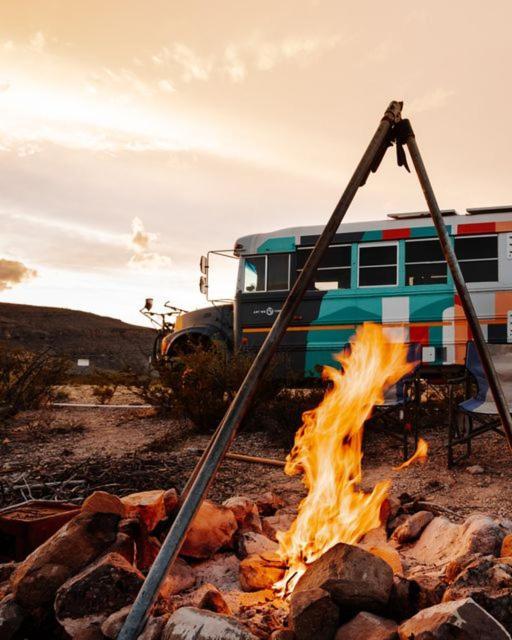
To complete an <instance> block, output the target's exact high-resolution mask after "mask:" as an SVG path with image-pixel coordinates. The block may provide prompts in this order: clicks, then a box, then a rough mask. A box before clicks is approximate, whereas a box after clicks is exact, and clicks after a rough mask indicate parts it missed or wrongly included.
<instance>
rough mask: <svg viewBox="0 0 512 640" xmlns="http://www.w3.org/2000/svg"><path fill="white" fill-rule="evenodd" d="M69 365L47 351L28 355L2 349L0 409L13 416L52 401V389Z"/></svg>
mask: <svg viewBox="0 0 512 640" xmlns="http://www.w3.org/2000/svg"><path fill="white" fill-rule="evenodd" d="M69 367H70V365H69V362H68V361H66V360H65V359H64V358H61V357H57V356H54V355H52V354H51V353H50V352H49V351H43V352H40V353H31V352H28V351H16V350H7V349H4V350H2V351H1V352H0V407H2V410H3V413H4V414H7V415H14V414H16V413H17V412H18V411H22V410H23V409H35V408H39V407H42V406H45V405H47V404H48V403H49V402H51V401H53V400H54V397H55V393H57V389H56V387H57V386H58V385H60V384H62V383H63V382H64V380H65V378H66V376H67V374H68V371H69Z"/></svg>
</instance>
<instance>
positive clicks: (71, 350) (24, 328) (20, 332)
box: [0, 302, 155, 372]
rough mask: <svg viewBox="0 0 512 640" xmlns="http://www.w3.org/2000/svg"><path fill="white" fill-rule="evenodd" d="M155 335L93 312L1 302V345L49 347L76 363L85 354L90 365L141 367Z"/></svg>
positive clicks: (36, 349) (105, 367)
mask: <svg viewBox="0 0 512 640" xmlns="http://www.w3.org/2000/svg"><path fill="white" fill-rule="evenodd" d="M154 337H155V331H154V330H153V329H151V328H149V327H148V328H146V327H138V326H137V325H133V324H128V323H126V322H122V321H121V320H116V319H115V318H108V317H105V316H98V315H96V314H94V313H87V312H85V311H76V310H74V309H60V308H57V307H36V306H32V305H27V304H11V303H7V302H0V347H1V346H2V345H4V346H11V347H19V348H23V349H28V350H30V351H41V350H44V349H47V348H51V349H52V350H53V351H54V352H55V353H57V354H58V355H62V356H65V357H68V358H69V359H70V360H72V361H74V363H75V365H76V363H77V360H78V359H79V358H81V359H89V361H90V368H92V367H96V368H101V369H116V370H118V369H122V368H123V367H125V366H126V365H129V366H131V367H132V368H137V369H141V368H142V367H145V366H146V365H147V362H148V358H149V355H150V353H151V349H152V345H153V340H154ZM90 368H89V369H87V368H84V369H82V370H83V371H84V372H85V371H87V370H90Z"/></svg>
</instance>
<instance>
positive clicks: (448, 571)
mask: <svg viewBox="0 0 512 640" xmlns="http://www.w3.org/2000/svg"><path fill="white" fill-rule="evenodd" d="M481 557H482V556H481V555H480V554H479V553H466V554H465V555H463V556H459V557H458V558H455V559H454V560H452V561H451V562H449V563H448V564H447V565H446V566H445V568H444V577H445V579H446V582H447V583H448V584H449V583H450V582H453V581H454V580H455V578H456V577H457V576H458V575H459V573H461V571H464V569H465V568H466V567H467V566H469V565H470V564H471V563H472V562H475V560H477V559H478V558H481Z"/></svg>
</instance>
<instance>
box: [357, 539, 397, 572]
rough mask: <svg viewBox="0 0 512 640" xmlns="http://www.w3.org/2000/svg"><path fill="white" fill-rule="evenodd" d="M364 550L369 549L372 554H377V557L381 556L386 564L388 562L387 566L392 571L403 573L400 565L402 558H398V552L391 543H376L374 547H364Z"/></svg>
mask: <svg viewBox="0 0 512 640" xmlns="http://www.w3.org/2000/svg"><path fill="white" fill-rule="evenodd" d="M366 551H369V552H370V553H372V554H373V555H374V556H377V557H378V558H382V560H384V562H387V564H389V566H390V567H391V570H392V571H393V573H396V574H398V575H402V574H403V571H404V569H403V565H402V559H401V558H400V554H399V553H398V551H397V550H396V549H395V548H394V547H392V546H391V545H389V544H387V545H377V546H374V547H366Z"/></svg>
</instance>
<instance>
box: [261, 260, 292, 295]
mask: <svg viewBox="0 0 512 640" xmlns="http://www.w3.org/2000/svg"><path fill="white" fill-rule="evenodd" d="M289 288H290V254H289V253H276V254H270V255H268V256H267V291H287V290H288V289H289Z"/></svg>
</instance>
